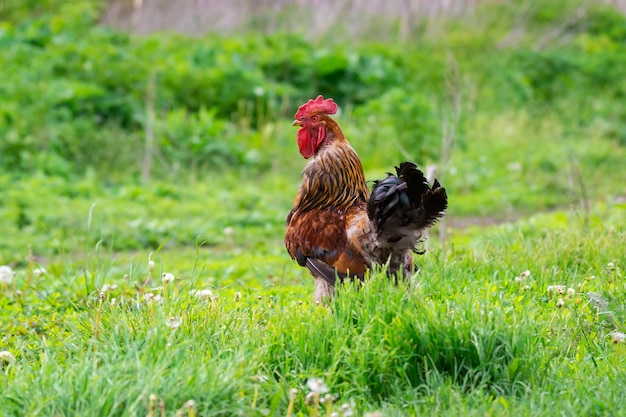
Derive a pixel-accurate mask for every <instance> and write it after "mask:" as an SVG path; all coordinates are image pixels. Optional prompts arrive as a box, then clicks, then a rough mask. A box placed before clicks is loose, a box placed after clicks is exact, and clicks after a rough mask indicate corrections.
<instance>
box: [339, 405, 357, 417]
mask: <svg viewBox="0 0 626 417" xmlns="http://www.w3.org/2000/svg"><path fill="white" fill-rule="evenodd" d="M339 410H340V411H341V415H342V416H343V417H352V416H353V415H354V404H353V403H343V404H341V407H339Z"/></svg>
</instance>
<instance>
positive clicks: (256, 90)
mask: <svg viewBox="0 0 626 417" xmlns="http://www.w3.org/2000/svg"><path fill="white" fill-rule="evenodd" d="M252 91H253V92H254V95H255V96H257V97H261V96H262V95H263V94H265V89H263V87H260V86H257V87H254V89H253V90H252Z"/></svg>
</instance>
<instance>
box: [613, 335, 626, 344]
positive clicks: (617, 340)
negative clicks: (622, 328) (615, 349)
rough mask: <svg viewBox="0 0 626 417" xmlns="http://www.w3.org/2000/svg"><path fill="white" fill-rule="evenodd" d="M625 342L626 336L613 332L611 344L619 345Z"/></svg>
mask: <svg viewBox="0 0 626 417" xmlns="http://www.w3.org/2000/svg"><path fill="white" fill-rule="evenodd" d="M624 340H626V335H625V334H624V333H622V332H613V333H611V342H613V343H615V344H618V343H624Z"/></svg>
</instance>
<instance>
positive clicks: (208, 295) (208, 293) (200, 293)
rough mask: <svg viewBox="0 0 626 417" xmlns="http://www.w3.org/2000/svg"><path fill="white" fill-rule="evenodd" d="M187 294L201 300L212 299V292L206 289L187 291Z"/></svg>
mask: <svg viewBox="0 0 626 417" xmlns="http://www.w3.org/2000/svg"><path fill="white" fill-rule="evenodd" d="M189 293H190V294H191V295H193V296H194V297H202V298H211V297H213V291H211V290H209V289H208V288H206V289H203V290H191V291H189Z"/></svg>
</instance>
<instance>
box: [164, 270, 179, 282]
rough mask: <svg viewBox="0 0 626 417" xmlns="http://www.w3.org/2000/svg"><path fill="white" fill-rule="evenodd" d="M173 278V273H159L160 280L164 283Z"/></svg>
mask: <svg viewBox="0 0 626 417" xmlns="http://www.w3.org/2000/svg"><path fill="white" fill-rule="evenodd" d="M175 279H176V277H175V276H174V274H172V273H169V272H163V274H162V275H161V280H162V281H163V283H164V284H167V283H170V282H174V280H175Z"/></svg>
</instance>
